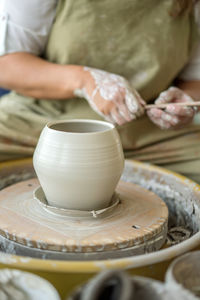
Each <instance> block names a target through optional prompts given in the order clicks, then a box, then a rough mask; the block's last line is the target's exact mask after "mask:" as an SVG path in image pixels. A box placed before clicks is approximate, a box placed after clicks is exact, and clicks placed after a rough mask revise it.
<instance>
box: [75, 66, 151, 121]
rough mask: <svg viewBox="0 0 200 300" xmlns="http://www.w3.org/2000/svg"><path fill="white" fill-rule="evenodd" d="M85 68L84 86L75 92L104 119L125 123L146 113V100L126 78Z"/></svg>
mask: <svg viewBox="0 0 200 300" xmlns="http://www.w3.org/2000/svg"><path fill="white" fill-rule="evenodd" d="M83 70H84V74H83V76H84V79H83V82H84V84H83V87H82V89H77V90H75V91H74V94H75V95H76V96H79V97H84V98H85V99H86V100H87V101H88V103H89V104H90V106H91V107H92V109H93V110H95V111H96V112H97V113H98V114H99V115H101V116H103V117H104V119H106V120H107V121H110V122H111V123H114V124H118V125H123V124H125V123H127V122H130V121H132V120H134V119H136V118H137V117H140V116H141V115H142V114H143V113H144V105H145V103H144V101H143V100H142V98H141V97H140V95H139V94H138V92H137V91H136V90H135V89H134V88H132V87H131V86H130V84H129V82H128V81H127V80H126V79H125V78H123V77H122V76H119V75H115V74H112V73H108V72H106V71H102V70H98V69H93V68H88V67H84V68H83Z"/></svg>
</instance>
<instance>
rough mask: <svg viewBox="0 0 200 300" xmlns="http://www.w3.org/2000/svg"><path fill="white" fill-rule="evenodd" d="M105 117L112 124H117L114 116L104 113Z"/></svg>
mask: <svg viewBox="0 0 200 300" xmlns="http://www.w3.org/2000/svg"><path fill="white" fill-rule="evenodd" d="M104 119H105V120H106V121H108V122H110V123H112V124H116V122H115V120H114V119H113V118H112V116H111V115H110V114H109V115H104Z"/></svg>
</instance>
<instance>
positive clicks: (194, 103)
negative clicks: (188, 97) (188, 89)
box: [145, 101, 200, 110]
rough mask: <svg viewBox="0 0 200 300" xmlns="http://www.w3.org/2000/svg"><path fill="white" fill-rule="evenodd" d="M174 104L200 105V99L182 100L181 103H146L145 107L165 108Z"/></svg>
mask: <svg viewBox="0 0 200 300" xmlns="http://www.w3.org/2000/svg"><path fill="white" fill-rule="evenodd" d="M170 104H173V105H176V106H187V107H199V106H200V101H197V102H180V103H163V104H147V105H145V109H146V110H147V109H151V108H161V109H165V108H167V107H168V105H170Z"/></svg>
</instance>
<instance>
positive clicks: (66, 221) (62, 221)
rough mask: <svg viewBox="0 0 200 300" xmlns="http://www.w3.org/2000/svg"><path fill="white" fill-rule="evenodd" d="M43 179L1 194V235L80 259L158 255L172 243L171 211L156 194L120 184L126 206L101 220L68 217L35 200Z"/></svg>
mask: <svg viewBox="0 0 200 300" xmlns="http://www.w3.org/2000/svg"><path fill="white" fill-rule="evenodd" d="M38 185H39V182H38V181H37V179H30V180H27V181H23V182H20V183H17V184H14V185H12V186H10V187H7V188H5V189H3V190H2V191H0V234H1V235H2V236H4V237H6V238H7V239H9V240H12V241H15V242H16V243H19V244H22V245H26V246H28V247H31V248H37V249H43V250H44V251H45V250H51V251H58V252H62V253H63V252H66V254H67V253H69V254H70V253H73V254H74V253H75V254H76V255H77V256H81V255H82V256H83V255H85V256H88V257H89V255H90V254H91V255H94V254H95V255H98V257H120V256H127V255H130V254H138V253H145V252H151V251H155V250H158V249H159V248H160V247H161V246H162V245H163V243H164V242H165V239H166V233H167V221H168V209H167V206H166V205H165V203H164V202H163V201H162V200H161V199H160V198H159V197H158V196H157V195H155V194H154V193H153V192H151V191H148V190H145V189H144V188H142V187H140V186H138V185H135V184H133V183H127V182H123V181H120V183H119V185H118V187H117V190H116V192H117V193H118V195H119V198H120V203H119V204H118V205H117V206H116V207H115V208H114V209H113V210H112V211H110V213H107V214H105V215H103V216H100V217H92V216H91V217H87V218H85V217H84V218H81V217H67V216H61V215H57V214H53V213H50V212H48V211H46V210H45V209H44V208H43V207H42V206H41V205H40V204H39V202H38V201H36V200H35V199H33V191H34V190H35V189H36V188H37V187H38Z"/></svg>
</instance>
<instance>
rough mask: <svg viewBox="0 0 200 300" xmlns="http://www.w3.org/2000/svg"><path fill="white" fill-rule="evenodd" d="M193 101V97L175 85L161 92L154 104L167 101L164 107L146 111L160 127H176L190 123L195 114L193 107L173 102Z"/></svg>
mask: <svg viewBox="0 0 200 300" xmlns="http://www.w3.org/2000/svg"><path fill="white" fill-rule="evenodd" d="M180 102H194V101H193V99H192V98H191V97H190V96H189V95H187V94H186V93H184V91H182V90H180V89H179V88H176V87H170V88H169V89H168V90H166V91H164V92H162V93H161V94H160V95H159V97H158V98H157V100H156V101H155V104H164V103H169V105H168V106H167V108H166V109H164V110H163V109H159V108H151V109H149V110H148V111H147V114H148V116H149V118H150V120H151V121H152V122H153V123H154V124H156V125H157V126H159V127H160V128H161V129H178V128H182V127H184V126H185V125H187V124H188V123H190V122H191V121H192V119H193V117H194V115H195V112H196V111H195V108H192V107H188V106H178V105H174V104H173V103H180Z"/></svg>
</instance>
